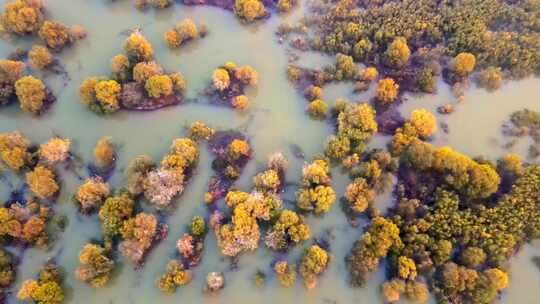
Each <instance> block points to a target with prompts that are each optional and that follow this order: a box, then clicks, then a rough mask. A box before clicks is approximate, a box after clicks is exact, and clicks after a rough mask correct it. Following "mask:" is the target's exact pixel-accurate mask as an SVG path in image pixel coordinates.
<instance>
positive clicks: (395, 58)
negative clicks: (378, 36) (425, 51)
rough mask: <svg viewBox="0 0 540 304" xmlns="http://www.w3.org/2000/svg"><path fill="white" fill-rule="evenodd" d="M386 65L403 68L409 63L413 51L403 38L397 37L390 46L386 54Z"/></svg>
mask: <svg viewBox="0 0 540 304" xmlns="http://www.w3.org/2000/svg"><path fill="white" fill-rule="evenodd" d="M385 56H386V63H387V64H388V65H389V66H392V67H396V68H399V67H402V66H404V65H405V64H407V62H408V61H409V57H410V56H411V50H409V46H408V45H407V41H406V40H405V38H403V37H397V38H395V39H394V41H392V43H391V44H390V45H389V46H388V48H387V49H386V52H385Z"/></svg>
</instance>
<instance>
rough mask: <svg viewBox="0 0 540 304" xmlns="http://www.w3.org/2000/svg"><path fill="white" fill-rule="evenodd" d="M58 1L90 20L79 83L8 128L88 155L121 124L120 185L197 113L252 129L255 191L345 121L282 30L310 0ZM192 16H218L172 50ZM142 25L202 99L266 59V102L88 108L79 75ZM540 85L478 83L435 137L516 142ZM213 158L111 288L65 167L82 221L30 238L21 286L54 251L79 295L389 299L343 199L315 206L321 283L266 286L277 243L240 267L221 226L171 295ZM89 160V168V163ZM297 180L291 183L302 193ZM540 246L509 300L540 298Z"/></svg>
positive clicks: (458, 143)
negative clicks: (175, 35)
mask: <svg viewBox="0 0 540 304" xmlns="http://www.w3.org/2000/svg"><path fill="white" fill-rule="evenodd" d="M3 2H5V1H0V3H3ZM45 2H46V3H45V5H46V7H47V11H48V15H49V16H48V17H50V18H52V19H55V20H58V21H60V22H63V23H65V24H81V25H82V26H83V27H85V28H86V29H87V30H88V33H89V36H88V37H87V39H85V40H82V41H79V42H78V43H76V44H75V45H74V46H73V47H72V48H70V49H66V50H64V51H63V52H62V53H61V54H59V55H58V58H59V59H60V60H61V62H62V63H63V64H64V66H65V68H66V70H67V72H68V74H69V76H70V80H69V82H68V83H67V86H65V87H64V85H63V82H62V79H60V78H59V77H57V76H54V75H47V76H46V77H45V82H46V83H47V84H48V85H49V86H50V87H52V88H53V90H54V93H55V94H56V96H57V97H58V101H57V103H56V104H54V106H53V107H52V108H51V109H50V110H49V111H48V112H47V113H46V114H45V115H43V116H41V117H40V118H39V119H36V118H33V117H31V116H29V115H28V114H25V113H22V112H21V111H20V110H19V109H18V108H17V105H12V106H10V107H7V108H3V109H2V110H1V111H0V132H7V131H13V130H19V131H21V132H23V133H24V134H25V135H26V136H27V137H28V138H29V139H31V140H32V141H33V142H43V141H45V140H46V139H48V138H50V137H51V136H53V134H57V135H60V136H62V137H68V138H71V139H72V140H73V142H74V145H73V150H74V152H75V154H77V155H79V156H81V157H82V158H83V159H84V160H85V162H89V161H91V160H92V150H93V147H94V145H95V143H96V141H97V140H98V139H99V138H101V137H102V136H111V137H112V138H113V141H114V143H115V144H116V145H117V146H118V147H119V149H118V162H117V169H118V170H116V172H115V174H114V175H113V177H112V179H111V181H110V183H111V185H112V186H113V187H120V186H121V185H123V183H124V182H125V180H124V179H123V175H122V174H121V172H122V169H123V168H124V167H125V165H126V164H127V162H128V161H129V160H130V159H132V158H133V157H134V156H136V155H139V154H148V155H150V156H152V157H153V158H154V159H160V158H161V156H162V155H163V154H164V153H166V152H167V150H168V147H169V145H170V142H171V140H172V139H173V138H175V137H180V136H184V135H185V132H184V127H185V126H186V125H189V124H190V123H191V122H193V121H196V120H202V121H205V122H207V123H208V124H209V125H211V126H212V127H215V128H218V129H239V130H242V131H244V132H246V133H247V134H248V135H249V136H250V140H251V144H252V147H253V148H254V150H255V156H254V159H253V161H251V162H250V163H249V164H248V167H247V169H246V170H245V172H244V174H243V175H242V177H241V179H240V180H239V182H238V186H239V187H240V188H241V189H243V190H248V189H249V188H250V186H251V185H250V181H251V176H253V174H254V173H255V172H257V171H259V170H261V169H263V168H264V164H265V161H266V158H267V156H268V155H269V154H271V153H273V152H277V151H281V152H283V153H284V154H285V155H286V156H287V157H288V158H289V160H290V166H289V170H288V173H287V180H288V181H291V182H294V181H297V180H298V178H299V177H300V175H301V173H300V170H301V167H302V165H303V161H302V160H298V159H295V158H294V157H293V155H292V153H291V151H290V148H289V146H290V144H297V145H299V146H301V147H302V148H303V150H304V152H305V154H306V158H307V159H310V158H311V157H312V156H313V155H315V154H316V153H317V152H319V151H321V150H322V148H323V145H324V141H325V138H326V137H327V136H328V135H329V134H330V133H331V128H330V126H329V125H328V124H326V123H324V122H320V121H313V120H310V119H309V118H308V117H307V116H306V115H305V113H304V109H305V105H306V103H305V100H304V99H303V98H302V96H301V95H300V94H298V93H297V92H296V91H295V90H294V88H293V87H292V86H291V85H290V84H289V83H288V82H287V79H286V74H285V71H286V66H287V56H286V52H285V50H284V46H283V45H280V44H278V42H277V38H276V37H275V35H274V32H275V29H276V28H277V26H278V25H279V24H280V23H281V22H282V21H284V20H285V19H288V20H295V19H296V18H298V17H299V16H300V15H301V13H302V10H301V9H297V10H295V11H294V12H292V14H290V15H288V16H285V17H282V16H279V17H278V16H275V17H272V18H271V19H270V20H268V21H266V22H265V23H264V24H261V25H254V26H248V27H247V26H243V25H241V24H240V23H239V22H238V21H237V20H236V19H235V18H234V16H233V15H232V14H231V13H229V12H225V11H223V10H221V9H217V8H211V7H186V6H182V5H175V6H174V7H173V8H170V9H167V10H162V11H154V10H149V11H148V12H146V13H141V12H139V11H137V10H136V9H135V8H133V5H132V3H131V1H127V0H124V1H115V2H113V3H111V2H110V1H105V0H103V1H88V0H71V1H67V0H48V1H45ZM186 17H189V18H192V19H194V21H195V22H196V23H199V22H203V21H204V22H206V24H207V25H208V27H209V29H210V34H209V36H207V37H206V38H204V39H202V40H198V41H195V42H192V43H190V44H189V45H188V46H186V47H183V48H181V49H180V50H178V51H170V50H169V49H168V48H167V47H166V46H165V44H164V43H163V41H162V34H163V32H164V31H165V30H167V29H169V28H170V27H172V26H173V25H174V24H175V23H176V22H177V21H179V20H181V19H183V18H186ZM136 27H140V28H142V32H143V34H144V35H145V36H146V37H147V39H148V40H149V41H150V42H151V43H152V44H153V46H154V49H155V57H156V60H157V61H158V62H159V63H160V64H161V65H162V66H163V67H164V68H165V69H166V70H168V71H180V72H182V73H183V74H184V76H185V77H186V79H187V82H188V92H187V95H188V98H192V99H195V98H197V96H198V93H199V92H200V91H201V90H202V89H203V88H205V87H206V86H207V85H208V83H209V81H210V75H211V73H212V71H213V69H214V68H215V67H217V66H219V65H221V64H223V63H224V62H225V61H235V62H236V63H237V64H240V65H244V64H249V65H252V66H253V67H254V68H255V69H256V70H257V71H258V72H259V77H260V79H259V85H258V87H257V88H255V89H250V90H249V91H248V94H247V95H248V97H249V98H250V100H251V102H252V104H251V107H250V109H249V111H248V112H247V113H245V114H239V113H236V112H234V111H232V110H230V109H227V108H221V107H216V106H210V105H208V104H207V103H206V101H205V100H204V99H200V100H197V101H193V102H189V103H187V104H184V105H180V106H176V107H169V108H165V109H162V110H159V111H155V112H146V113H139V112H126V111H121V112H119V113H117V114H114V115H112V116H110V117H99V116H96V115H94V114H93V113H91V112H90V111H89V110H87V109H85V108H83V107H82V106H81V105H80V102H79V98H78V87H79V84H80V83H81V81H82V80H83V79H85V78H87V77H89V76H93V75H108V74H109V62H110V58H111V57H112V56H114V55H116V54H118V53H120V52H121V47H122V44H123V41H124V39H125V38H126V36H125V35H122V32H123V31H125V30H126V29H133V28H136ZM29 45H31V41H29V40H16V41H9V42H8V41H0V55H1V56H2V57H5V56H6V55H7V54H8V53H10V52H11V51H13V50H14V49H15V47H17V46H19V47H21V46H25V47H28V46H29ZM322 62H324V63H327V62H332V60H331V58H328V57H326V56H321V55H307V56H304V58H302V59H301V61H300V63H301V64H302V65H306V66H312V65H319V66H320V65H321V63H322ZM539 88H540V80H539V79H527V80H524V81H521V82H511V83H508V84H506V85H505V86H503V88H501V89H500V90H499V91H497V92H495V93H487V92H485V91H483V90H478V89H476V88H472V89H471V90H470V91H468V92H467V94H466V101H465V102H464V103H463V104H460V105H457V106H456V112H455V113H454V114H452V115H449V116H445V117H439V118H440V120H441V121H444V122H446V123H448V125H449V129H450V132H449V134H444V133H443V132H441V131H439V133H438V134H437V135H436V137H435V140H434V141H435V144H436V145H451V146H453V147H454V148H456V149H457V150H461V151H463V152H465V153H467V154H470V155H480V154H481V155H485V156H488V157H490V158H495V157H498V156H500V155H502V154H503V153H505V152H508V151H506V150H504V149H503V148H502V147H501V146H502V145H503V144H504V142H505V141H504V139H503V138H502V137H501V136H500V124H501V123H502V122H503V121H504V120H505V119H507V116H508V114H509V113H511V112H512V111H515V110H519V109H522V108H524V107H528V108H531V109H534V110H540V103H538V93H540V92H539V91H540V90H539ZM324 94H325V99H327V100H328V102H329V103H330V104H332V103H333V102H334V100H335V98H338V97H347V98H349V99H351V100H367V99H368V98H369V97H370V96H372V95H373V88H372V89H371V90H369V91H368V92H366V93H364V94H361V95H354V94H352V85H351V84H347V83H345V84H336V85H330V86H328V87H327V88H325V93H324ZM451 101H453V98H452V97H451V94H450V92H449V90H448V88H446V87H445V86H442V87H441V88H440V90H439V94H437V95H430V96H409V101H408V102H406V103H405V104H404V105H403V106H402V109H401V110H402V111H403V114H404V115H407V114H408V113H409V112H410V111H411V110H413V109H414V108H418V107H425V108H427V109H431V110H435V109H436V107H437V106H438V105H440V104H443V103H446V102H451ZM387 140H388V137H384V136H377V137H376V138H375V139H374V140H373V141H372V146H384V144H385V142H386V141H387ZM514 149H515V150H514V152H516V153H519V154H521V155H523V156H526V152H527V142H526V140H525V139H524V140H522V141H521V142H520V144H519V145H517V146H516V147H515V148H514ZM210 162H211V157H210V155H209V154H208V153H207V151H206V149H205V148H203V149H202V154H201V158H200V161H199V165H198V167H197V169H196V172H195V174H194V176H193V178H192V179H191V181H190V182H189V184H188V185H187V187H186V190H185V191H184V193H183V195H182V196H181V197H180V198H178V199H177V202H176V203H177V208H176V210H175V211H174V212H173V213H172V214H171V215H170V216H169V218H168V224H169V228H170V229H169V236H168V238H167V239H166V240H164V241H163V242H161V243H160V244H159V245H158V246H157V247H156V248H155V249H154V250H152V251H151V252H150V254H149V255H148V257H147V259H146V264H145V265H144V268H142V269H139V270H135V269H133V267H132V266H131V265H130V264H128V263H126V262H125V261H124V260H123V258H122V257H121V256H119V261H120V264H121V265H122V266H121V267H120V270H119V271H118V275H117V277H116V278H115V280H114V281H113V282H112V283H111V284H110V285H109V286H108V287H106V288H102V289H97V290H96V289H93V288H91V287H89V286H88V285H86V284H84V283H81V282H79V281H77V280H76V279H75V277H74V275H73V271H74V269H75V268H76V267H77V264H78V259H77V256H78V252H79V250H80V249H81V248H82V246H83V245H84V244H85V243H86V242H87V241H88V240H89V239H91V238H98V237H99V234H100V231H99V224H98V220H97V217H96V216H95V215H94V216H91V217H81V216H80V215H78V213H77V210H76V208H75V207H74V206H73V204H72V203H71V201H70V197H71V195H72V193H73V192H74V191H75V189H76V188H77V187H78V185H79V184H80V181H78V180H77V178H76V176H75V174H73V172H60V173H61V177H62V185H61V186H62V191H61V193H60V196H59V199H58V203H57V212H59V213H63V214H66V215H67V216H68V217H69V220H70V224H69V226H68V228H67V229H66V231H65V232H64V233H63V234H62V235H60V239H59V240H58V241H57V242H56V243H55V245H54V247H53V248H52V249H51V250H50V251H49V252H44V251H42V250H37V249H30V250H27V251H25V253H24V256H23V257H22V263H21V265H19V271H18V275H17V281H16V283H15V284H14V287H13V290H17V289H18V287H19V286H20V284H21V282H22V281H23V280H25V279H28V278H32V277H34V276H35V275H36V272H37V269H38V268H39V267H40V266H41V265H42V264H43V262H44V261H45V260H46V259H47V258H49V257H56V258H57V261H58V262H59V264H60V265H62V266H63V267H64V269H65V270H66V274H67V277H66V280H65V283H66V286H67V287H68V299H67V301H66V302H67V303H118V304H122V303H137V304H138V303H203V302H204V303H240V304H242V303H255V302H257V303H295V302H296V303H380V302H381V300H380V298H379V295H378V294H379V289H378V285H379V284H380V282H381V281H382V280H383V276H384V274H383V271H382V268H381V270H380V271H379V272H378V273H376V274H374V275H373V277H372V279H371V281H370V282H369V284H368V285H367V286H366V287H365V288H361V289H351V288H349V287H348V284H347V271H346V268H345V263H344V256H345V255H346V254H347V253H348V251H349V250H350V248H351V246H352V243H353V242H354V240H356V239H358V238H359V237H360V232H361V229H360V228H351V227H350V226H349V224H348V223H347V222H346V219H345V216H344V215H343V213H342V212H341V210H340V208H339V207H338V205H337V204H336V205H335V206H334V208H333V209H332V210H331V212H329V213H328V214H327V215H326V216H325V217H324V218H316V217H313V216H309V217H308V218H307V222H308V224H309V225H310V226H311V227H312V230H313V233H312V234H313V236H315V237H317V236H321V235H323V234H326V233H330V235H331V236H333V239H332V240H331V253H332V261H331V264H330V267H329V269H328V270H327V271H326V272H325V274H324V275H323V276H322V277H321V279H320V281H319V285H318V287H317V289H315V290H311V291H307V290H306V289H304V288H303V286H302V283H301V282H297V285H296V286H295V288H289V289H285V288H281V287H280V286H278V283H277V282H276V281H275V279H274V278H273V277H272V275H269V277H268V282H267V285H266V286H265V287H264V288H256V287H255V285H254V283H253V275H254V273H255V272H256V271H257V270H258V269H261V270H263V271H265V272H266V273H268V274H270V273H271V272H270V263H271V261H272V260H273V259H274V258H276V256H275V254H274V253H272V252H270V251H268V250H266V249H264V246H262V245H261V248H260V249H259V250H257V251H256V252H254V253H249V254H244V255H242V256H241V257H240V260H239V265H238V266H239V267H238V270H234V271H231V270H230V267H229V260H227V259H225V258H224V257H223V256H222V255H221V254H220V253H219V252H218V250H217V248H216V241H215V237H214V235H213V234H209V236H208V237H207V238H206V242H205V251H204V256H203V262H202V263H201V265H200V266H199V267H198V268H196V269H195V270H194V275H195V280H194V281H193V282H192V283H191V284H189V285H187V286H184V287H181V288H179V289H178V290H177V292H176V293H175V294H173V295H164V294H162V293H161V292H160V291H158V290H157V288H156V287H155V280H156V278H157V277H158V276H159V275H160V274H161V273H162V272H163V271H164V269H165V265H166V263H167V261H168V260H169V258H171V257H172V256H173V254H174V252H175V243H176V240H177V239H178V238H179V237H180V236H181V235H182V234H183V233H184V232H185V225H186V224H187V223H188V221H189V219H190V218H191V217H192V216H194V215H204V214H205V212H206V209H205V206H204V204H203V202H202V200H203V195H204V192H205V190H206V187H207V183H208V181H209V178H210V175H211V170H210ZM79 173H81V174H83V175H84V174H86V173H85V172H84V171H82V170H81V171H80V172H79ZM12 182H13V184H14V185H17V184H21V183H22V181H20V180H17V179H13V180H12ZM347 183H348V179H347V178H346V177H344V176H341V175H340V174H339V173H338V172H337V171H336V172H334V186H335V189H336V191H337V193H338V194H339V195H341V194H342V193H343V191H344V188H345V186H346V184H347ZM10 190H11V189H10V187H9V185H8V183H6V182H2V183H0V195H1V196H0V199H7V195H8V194H9V191H10ZM293 192H294V190H293V191H291V193H287V194H286V196H288V197H289V198H291V197H292V195H291V194H292V193H293ZM391 203H392V201H391V195H390V193H386V194H384V195H381V196H379V197H378V200H377V204H378V206H379V207H381V208H384V207H385V206H388V205H389V204H391ZM301 250H302V248H296V249H295V250H294V251H292V252H291V254H290V255H289V256H288V259H289V260H290V261H297V260H298V257H299V254H300V253H301ZM534 255H540V246H538V245H536V246H534V245H531V246H527V247H526V249H525V250H524V251H522V252H521V253H520V254H519V255H518V256H516V258H514V261H513V262H514V264H513V266H512V268H511V274H510V275H511V281H510V288H509V289H508V291H506V294H505V296H504V297H503V302H505V303H525V304H528V303H531V304H532V303H537V299H538V298H539V297H540V291H539V290H540V289H539V287H540V273H539V272H538V271H537V269H536V268H534V266H533V264H532V262H531V261H530V258H531V257H532V256H534ZM210 271H224V272H225V277H226V288H225V289H224V290H222V291H221V292H220V293H219V294H218V295H213V296H210V295H204V294H203V293H202V289H203V286H204V280H205V277H206V274H207V273H208V272H210ZM524 281H525V283H524ZM8 303H16V300H15V299H14V298H13V297H11V298H10V299H9V300H8Z"/></svg>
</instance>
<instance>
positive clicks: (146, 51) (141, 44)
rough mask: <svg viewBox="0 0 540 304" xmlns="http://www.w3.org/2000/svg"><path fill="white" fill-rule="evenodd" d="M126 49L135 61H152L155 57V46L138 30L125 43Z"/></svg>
mask: <svg viewBox="0 0 540 304" xmlns="http://www.w3.org/2000/svg"><path fill="white" fill-rule="evenodd" d="M124 51H125V52H126V54H127V56H128V57H129V61H130V62H133V63H139V62H141V61H152V59H153V58H154V48H153V47H152V45H151V44H150V42H148V40H146V38H144V36H143V35H142V34H141V33H140V32H138V31H135V32H133V33H132V34H131V35H130V36H129V37H128V38H127V39H126V42H125V43H124Z"/></svg>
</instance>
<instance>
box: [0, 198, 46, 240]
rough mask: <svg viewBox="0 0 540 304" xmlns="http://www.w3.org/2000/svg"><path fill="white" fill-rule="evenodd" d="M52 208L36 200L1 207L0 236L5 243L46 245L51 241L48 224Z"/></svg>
mask: <svg viewBox="0 0 540 304" xmlns="http://www.w3.org/2000/svg"><path fill="white" fill-rule="evenodd" d="M51 215H52V210H51V209H50V208H49V207H46V206H44V205H42V204H39V203H37V202H35V201H28V202H26V203H25V204H23V203H18V202H17V203H13V204H11V205H10V206H9V207H8V206H4V207H0V223H1V226H2V228H0V238H1V239H2V242H3V243H6V244H10V243H21V244H26V245H36V246H38V247H46V246H47V245H48V243H49V239H50V237H49V234H48V232H47V224H48V222H49V220H50V219H51Z"/></svg>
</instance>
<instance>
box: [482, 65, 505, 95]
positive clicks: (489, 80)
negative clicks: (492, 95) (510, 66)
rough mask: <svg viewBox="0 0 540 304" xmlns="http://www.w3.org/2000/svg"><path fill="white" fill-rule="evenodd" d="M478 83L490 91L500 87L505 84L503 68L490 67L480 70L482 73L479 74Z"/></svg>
mask: <svg viewBox="0 0 540 304" xmlns="http://www.w3.org/2000/svg"><path fill="white" fill-rule="evenodd" d="M478 84H479V86H481V87H483V88H486V89H487V90H490V91H494V90H497V89H498V88H500V87H501V86H502V84H503V73H502V70H501V68H494V67H490V68H487V69H485V70H483V71H482V72H480V75H478Z"/></svg>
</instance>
